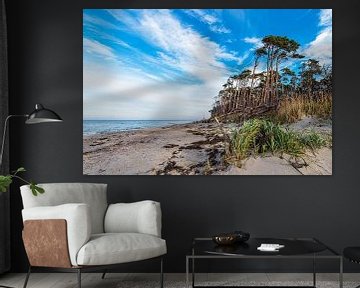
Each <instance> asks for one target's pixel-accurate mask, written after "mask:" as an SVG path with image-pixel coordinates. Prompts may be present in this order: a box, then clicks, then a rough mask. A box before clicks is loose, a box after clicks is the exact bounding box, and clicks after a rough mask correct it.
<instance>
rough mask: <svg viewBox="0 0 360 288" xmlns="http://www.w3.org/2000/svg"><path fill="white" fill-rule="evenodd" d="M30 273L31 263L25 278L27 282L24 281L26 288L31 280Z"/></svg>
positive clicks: (24, 287)
mask: <svg viewBox="0 0 360 288" xmlns="http://www.w3.org/2000/svg"><path fill="white" fill-rule="evenodd" d="M30 274H31V265H30V266H29V270H28V272H27V274H26V278H25V282H24V286H23V288H26V286H27V284H28V281H29V277H30Z"/></svg>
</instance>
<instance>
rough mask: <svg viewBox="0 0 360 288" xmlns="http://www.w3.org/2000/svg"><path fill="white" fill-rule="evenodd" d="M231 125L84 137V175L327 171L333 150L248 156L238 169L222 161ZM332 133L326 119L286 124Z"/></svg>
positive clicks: (188, 126)
mask: <svg viewBox="0 0 360 288" xmlns="http://www.w3.org/2000/svg"><path fill="white" fill-rule="evenodd" d="M232 127H234V125H224V126H223V128H224V129H223V130H222V129H220V127H219V126H218V124H216V123H191V124H181V125H173V126H169V127H162V128H147V129H139V130H133V131H128V132H116V133H102V134H96V135H91V136H84V140H83V145H84V147H83V151H84V153H83V165H84V167H83V169H84V174H86V175H331V174H332V149H331V148H322V149H319V150H317V151H308V152H307V153H306V155H304V157H303V159H302V161H303V162H304V163H299V162H298V160H297V161H296V162H294V159H292V158H291V157H290V156H288V155H263V156H256V157H253V156H251V157H249V158H248V159H246V160H245V161H243V163H242V165H241V167H237V166H235V165H230V164H228V163H226V162H225V161H224V160H223V158H224V157H223V155H224V153H225V145H226V144H225V141H224V133H223V132H222V131H224V132H225V133H230V129H231V128H232ZM288 128H289V129H293V130H297V131H306V130H315V131H317V132H321V133H324V134H331V123H323V122H321V121H318V120H314V119H312V118H304V119H302V120H301V121H299V122H297V123H294V124H291V125H289V126H288Z"/></svg>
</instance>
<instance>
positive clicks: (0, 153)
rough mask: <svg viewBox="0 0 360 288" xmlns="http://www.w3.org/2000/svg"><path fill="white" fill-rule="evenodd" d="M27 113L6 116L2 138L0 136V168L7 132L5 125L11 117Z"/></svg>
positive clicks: (24, 115)
mask: <svg viewBox="0 0 360 288" xmlns="http://www.w3.org/2000/svg"><path fill="white" fill-rule="evenodd" d="M28 116H29V115H27V114H22V115H9V116H7V117H6V119H5V123H4V131H3V138H2V143H1V151H0V168H1V166H2V160H3V155H4V146H5V140H6V132H7V126H8V122H9V120H10V119H11V118H14V117H24V118H26V117H28Z"/></svg>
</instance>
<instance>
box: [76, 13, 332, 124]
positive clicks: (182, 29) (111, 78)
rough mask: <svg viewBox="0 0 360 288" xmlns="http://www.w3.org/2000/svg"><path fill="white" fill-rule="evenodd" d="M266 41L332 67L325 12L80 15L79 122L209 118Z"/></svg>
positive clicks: (328, 21) (329, 20) (329, 15)
mask: <svg viewBox="0 0 360 288" xmlns="http://www.w3.org/2000/svg"><path fill="white" fill-rule="evenodd" d="M270 34H272V35H281V36H287V37H289V38H291V39H294V40H296V41H297V42H299V43H300V44H301V48H300V49H299V52H300V53H302V54H303V55H305V56H306V57H309V58H316V59H318V60H320V61H321V63H327V64H330V63H331V59H332V52H331V51H332V11H331V10H327V9H326V10H316V9H221V10H214V9H175V10H165V9H161V10H157V9H138V10H127V9H115V10H107V9H86V10H84V11H83V86H84V87H83V88H84V90H83V91H84V92H83V93H84V95H83V101H84V103H83V105H84V119H120V120H138V119H139V120H159V119H163V120H169V119H171V120H198V119H202V118H207V117H208V116H209V113H208V110H210V109H211V106H212V104H213V102H214V97H215V96H216V95H217V93H218V91H219V90H220V89H221V88H222V84H223V83H225V82H226V79H227V78H228V77H229V76H231V75H233V74H235V73H239V72H241V70H243V69H246V68H249V67H250V66H251V65H252V62H253V51H254V49H256V47H258V46H259V45H261V39H262V37H264V36H266V35H270ZM263 65H264V63H261V64H260V65H259V69H262V68H263ZM283 65H286V66H289V67H293V68H295V67H296V66H297V65H299V62H290V61H288V62H287V63H284V64H283Z"/></svg>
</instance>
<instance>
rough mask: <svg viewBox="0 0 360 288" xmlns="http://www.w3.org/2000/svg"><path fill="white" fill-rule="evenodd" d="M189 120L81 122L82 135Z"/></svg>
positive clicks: (181, 122)
mask: <svg viewBox="0 0 360 288" xmlns="http://www.w3.org/2000/svg"><path fill="white" fill-rule="evenodd" d="M190 122H193V121H190V120H83V135H94V134H99V133H112V132H121V131H131V130H139V129H144V128H156V127H166V126H171V125H176V124H186V123H190Z"/></svg>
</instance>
